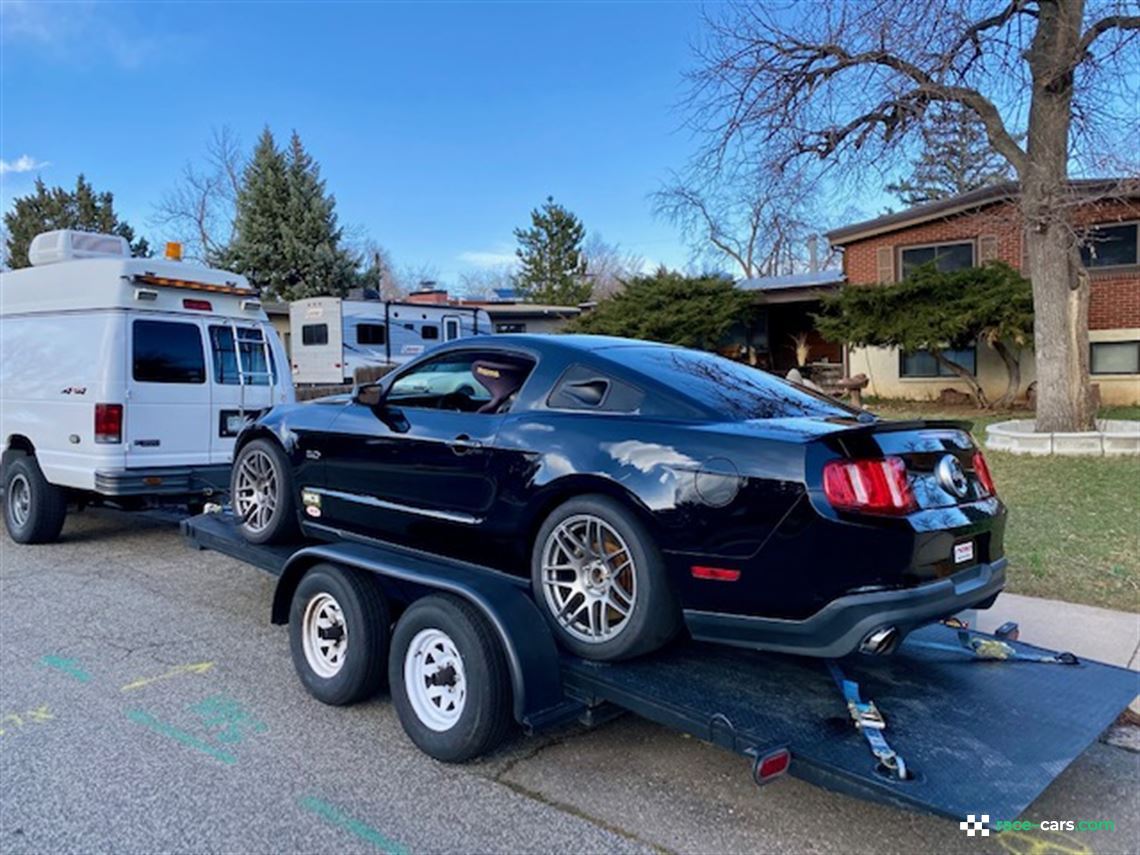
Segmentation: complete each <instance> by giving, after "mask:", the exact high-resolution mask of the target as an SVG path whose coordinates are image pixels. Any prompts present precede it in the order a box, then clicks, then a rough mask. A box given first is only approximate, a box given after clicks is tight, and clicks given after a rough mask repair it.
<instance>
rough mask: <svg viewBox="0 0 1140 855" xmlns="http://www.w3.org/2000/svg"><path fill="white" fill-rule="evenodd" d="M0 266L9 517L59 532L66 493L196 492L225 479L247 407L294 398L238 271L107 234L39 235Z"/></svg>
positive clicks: (72, 499)
mask: <svg viewBox="0 0 1140 855" xmlns="http://www.w3.org/2000/svg"><path fill="white" fill-rule="evenodd" d="M28 255H29V260H30V261H31V263H32V266H31V267H27V268H24V269H21V270H14V271H11V272H6V273H3V274H0V438H2V440H3V456H2V458H0V461H2V463H0V468H2V470H3V472H2V480H3V487H4V517H5V522H6V524H7V527H8V531H9V532H10V533H11V535H12V538H13V539H14V540H16V541H19V542H22V543H34V542H43V541H49V540H54V539H55V538H56V536H58V534H59V532H60V528H61V527H62V525H63V519H64V514H65V513H66V510H67V506H68V504H69V503H79V504H87V503H91V502H104V501H106V502H109V503H113V504H118V505H120V506H128V507H134V506H138V505H141V504H145V503H147V502H149V501H151V500H153V499H155V498H158V497H162V498H163V499H164V500H166V501H173V500H177V501H179V502H181V501H186V502H189V503H191V504H194V503H198V502H201V501H202V500H203V499H204V498H205V497H208V496H210V495H213V494H216V493H220V492H224V491H225V490H226V489H227V488H228V484H229V470H230V463H231V458H232V455H233V444H234V437H235V436H237V434H238V431H239V430H240V429H241V427H242V425H243V424H244V423H245V420H246V419H248V418H253V417H254V416H256V415H257V414H259V413H260V412H262V411H264V410H266V409H268V408H269V407H271V406H273V405H274V404H278V403H285V402H289V401H292V400H294V395H293V386H292V383H291V382H290V379H289V374H288V372H287V371H285V370H283V369H284V367H285V365H286V364H287V357H286V355H285V351H284V348H283V347H282V345H281V342H280V340H279V338H278V337H277V333H276V332H275V331H274V329H273V327H272V326H271V325H270V323H269V321H268V319H267V318H266V315H265V312H264V311H262V308H261V303H260V301H259V300H258V298H257V292H256V290H255V289H253V288H251V287H250V285H249V283H248V282H247V281H246V280H245V278H244V277H241V276H238V275H237V274H235V273H229V272H227V271H224V270H214V269H211V268H207V267H199V266H196V265H192V264H188V263H183V262H181V261H180V260H177V259H178V258H179V257H180V255H181V253H180V251H179V249H178V245H177V244H171V245H169V247H168V256H169V257H167V258H164V259H159V258H131V257H130V251H129V247H128V245H127V242H126V241H125V240H123V239H122V238H121V237H118V236H115V235H102V234H91V233H85V232H75V231H55V232H46V233H44V234H41V235H37V236H36V238H35V239H34V240H33V241H32V244H31V248H30V251H29V253H28Z"/></svg>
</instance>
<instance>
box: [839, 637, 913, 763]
mask: <svg viewBox="0 0 1140 855" xmlns="http://www.w3.org/2000/svg"><path fill="white" fill-rule="evenodd" d="M827 670H828V671H830V672H831V676H832V678H834V680H835V685H837V686H838V687H839V691H841V692H842V693H843V699H844V700H845V701H846V702H847V711H848V712H849V713H850V714H851V720H852V721H853V722H854V723H855V729H856V730H858V731H859V732H860V733H862V734H863V738H864V739H866V740H867V745H868V746H870V748H871V753H872V754H874V755H875V759H876V760H878V761H879V765H880V766H881V767H882V768H883V770H884V771H886V772H888V773H889V774H890V775H891V776H892V777H897V778H898V779H899V780H900V781H905V780H906V778H907V772H906V763H905V762H904V761H903V759H902V757H900V756H899V755H898V754H897V753H896V752H895V750H894V749H893V748H891V746H890V744H889V743H888V742H887V738H886V737H885V736H884V735H883V731H884V730H886V728H887V723H886V721H885V720H884V719H883V714H882V713H880V712H879V708H878V707H876V706H875V702H874V701H870V700H868V701H864V700H863V699H862V697H860V695H859V684H858V683H856V682H855V681H854V680H848V679H847V678H846V677H845V676H844V675H843V671H842V670H841V669H840V668H839V665H838V664H836V663H835V662H834V661H832V660H830V659H829V660H828V661H827Z"/></svg>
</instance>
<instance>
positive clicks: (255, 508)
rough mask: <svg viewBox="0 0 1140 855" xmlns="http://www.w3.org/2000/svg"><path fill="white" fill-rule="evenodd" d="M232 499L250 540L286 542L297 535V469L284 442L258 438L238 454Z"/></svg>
mask: <svg viewBox="0 0 1140 855" xmlns="http://www.w3.org/2000/svg"><path fill="white" fill-rule="evenodd" d="M230 501H231V502H232V503H233V508H234V516H235V517H237V520H238V528H239V529H240V530H241V533H242V537H244V538H245V539H246V540H248V541H249V542H250V543H285V542H287V541H289V540H293V539H295V538H296V536H297V510H296V500H295V499H294V496H293V472H292V469H291V468H290V466H289V461H288V460H287V459H286V457H285V453H284V452H283V451H282V450H281V446H279V445H277V443H275V442H273V441H272V440H269V439H255V440H253V441H252V442H250V443H249V444H248V445H245V446H243V447H242V449H241V451H239V452H238V454H237V457H236V458H234V468H233V473H232V474H231V476H230Z"/></svg>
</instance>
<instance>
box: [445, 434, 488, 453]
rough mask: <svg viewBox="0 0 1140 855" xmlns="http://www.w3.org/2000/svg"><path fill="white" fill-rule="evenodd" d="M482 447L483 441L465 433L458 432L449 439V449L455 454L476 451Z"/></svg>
mask: <svg viewBox="0 0 1140 855" xmlns="http://www.w3.org/2000/svg"><path fill="white" fill-rule="evenodd" d="M482 447H483V443H481V442H479V440H477V439H472V438H471V437H469V436H468V435H467V434H465V433H461V434H459V436H457V437H455V439H453V440H452V441H451V450H452V451H453V452H455V453H456V454H469V453H471V452H472V451H478V450H479V449H481V448H482Z"/></svg>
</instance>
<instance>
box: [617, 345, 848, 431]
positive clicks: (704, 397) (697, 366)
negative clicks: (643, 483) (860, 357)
mask: <svg viewBox="0 0 1140 855" xmlns="http://www.w3.org/2000/svg"><path fill="white" fill-rule="evenodd" d="M606 356H608V357H610V358H611V359H613V360H615V361H620V362H621V364H622V365H625V366H628V367H629V368H632V369H634V370H635V371H639V372H641V373H643V374H647V375H648V376H650V377H653V378H654V379H656V380H658V381H660V382H662V383H664V384H666V385H667V386H669V387H670V388H672V389H675V390H676V391H677V392H678V393H679V394H681V395H684V396H685V397H688V398H690V399H692V400H694V401H696V402H697V403H699V404H702V405H703V406H705V407H708V408H709V409H711V410H713V411H714V412H716V413H718V414H719V415H721V416H723V417H724V418H726V419H729V420H731V421H744V420H746V419H778V418H785V417H788V416H815V417H819V418H828V417H850V416H851V415H853V414H856V413H857V412H858V411H857V410H852V409H850V408H849V407H846V406H844V405H843V404H840V403H839V402H838V401H835V400H834V399H832V398H828V397H827V396H826V395H819V394H816V393H815V392H812V391H810V390H808V389H802V388H799V387H797V386H793V385H792V384H791V383H787V382H785V381H783V380H780V379H779V378H778V377H774V376H772V375H771V374H768V373H766V372H764V371H760V370H759V369H757V368H752V367H751V366H749V365H742V364H741V363H739V362H732V361H731V360H728V359H724V358H723V357H720V356H714V355H713V354H711V353H701V352H699V351H695V350H682V349H680V348H670V347H628V348H621V349H620V350H614V351H608V352H606Z"/></svg>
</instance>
